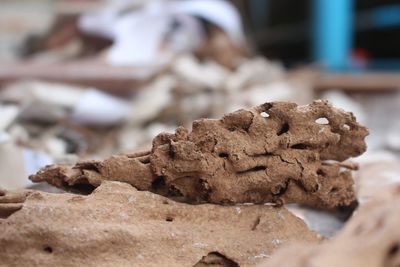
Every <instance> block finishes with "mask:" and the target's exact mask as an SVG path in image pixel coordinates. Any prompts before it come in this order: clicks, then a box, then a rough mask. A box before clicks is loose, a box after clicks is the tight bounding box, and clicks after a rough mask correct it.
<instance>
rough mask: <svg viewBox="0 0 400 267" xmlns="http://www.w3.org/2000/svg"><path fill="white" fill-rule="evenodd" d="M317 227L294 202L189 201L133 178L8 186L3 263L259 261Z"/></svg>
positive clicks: (2, 210)
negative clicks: (78, 185) (75, 189)
mask: <svg viewBox="0 0 400 267" xmlns="http://www.w3.org/2000/svg"><path fill="white" fill-rule="evenodd" d="M300 240H306V241H309V242H311V243H317V242H319V238H318V237H317V234H316V233H314V232H312V231H310V230H308V228H307V226H306V225H305V223H304V222H303V221H302V220H301V219H299V218H297V217H296V216H294V215H293V214H291V213H290V212H289V211H288V210H287V209H286V208H284V207H281V208H275V207H271V206H267V205H251V206H247V205H246V206H244V205H243V206H235V207H234V206H230V207H222V206H219V205H210V204H204V205H189V204H185V203H178V202H175V201H171V200H169V199H167V198H165V197H162V196H158V195H155V194H153V193H150V192H145V191H138V190H136V189H135V188H133V187H132V186H130V185H129V184H126V183H120V182H107V181H106V182H104V183H103V184H102V185H101V186H100V187H98V188H97V189H96V190H95V191H94V192H93V193H92V194H90V195H88V196H81V195H75V194H51V193H44V192H34V191H30V192H19V193H18V192H2V193H1V191H0V248H1V249H0V259H1V260H0V265H1V266H195V267H205V266H226V267H228V266H229V267H238V266H241V267H246V266H255V265H256V264H258V263H260V262H261V261H263V260H264V259H266V258H267V257H269V256H270V255H271V254H272V253H273V252H274V251H275V250H276V249H277V248H279V247H280V246H282V245H284V244H286V243H289V242H293V241H300Z"/></svg>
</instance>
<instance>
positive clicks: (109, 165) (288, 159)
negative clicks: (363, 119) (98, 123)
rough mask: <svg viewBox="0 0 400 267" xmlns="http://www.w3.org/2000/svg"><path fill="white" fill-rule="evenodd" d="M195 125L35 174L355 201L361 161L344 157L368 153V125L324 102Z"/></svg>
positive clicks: (175, 191)
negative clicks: (144, 148) (144, 147)
mask: <svg viewBox="0 0 400 267" xmlns="http://www.w3.org/2000/svg"><path fill="white" fill-rule="evenodd" d="M192 128H193V129H192V131H191V132H189V131H188V130H187V129H185V128H183V127H180V128H178V129H177V130H176V133H175V134H167V133H162V134H160V135H158V136H157V137H156V138H155V139H154V140H153V147H152V149H151V151H148V152H144V153H138V154H135V155H119V156H112V157H110V158H108V159H106V160H104V161H89V162H82V163H78V164H77V165H76V166H74V167H72V168H71V167H70V166H49V167H46V168H44V169H43V170H41V171H40V172H38V173H37V174H36V175H33V176H32V177H31V179H32V180H33V181H36V182H37V181H47V182H49V183H50V184H53V185H56V186H58V187H63V188H67V189H73V190H78V191H82V188H83V189H87V186H85V185H90V186H94V187H96V186H98V185H100V184H101V182H102V181H103V180H117V181H123V182H127V183H129V184H131V185H133V186H135V187H136V188H138V189H139V190H150V191H152V192H156V193H159V194H162V195H164V196H167V197H173V198H176V199H181V200H182V201H186V202H191V203H202V202H208V203H218V204H234V203H245V202H252V203H264V202H277V203H283V202H285V203H287V202H296V203H302V204H307V205H311V206H315V207H335V206H339V205H348V204H350V203H351V202H353V201H354V200H355V197H354V191H353V179H352V176H351V172H350V170H351V169H355V168H356V166H354V165H352V164H349V163H344V162H343V161H344V160H346V159H348V158H350V157H354V156H358V155H360V154H361V153H363V152H364V151H365V149H366V144H365V142H364V138H365V136H366V135H367V134H368V131H367V130H366V128H365V127H363V126H361V125H360V124H358V123H357V121H356V119H355V117H354V116H353V115H352V113H347V112H344V111H343V110H341V109H337V108H334V107H332V106H331V105H330V104H329V103H328V102H327V101H314V102H313V103H312V104H310V105H307V106H297V105H296V104H294V103H286V102H273V103H265V104H263V105H260V106H257V107H254V108H252V109H250V110H238V111H236V112H233V113H229V114H226V115H225V116H224V117H223V118H222V119H219V120H212V119H200V120H197V121H194V123H193V127H192Z"/></svg>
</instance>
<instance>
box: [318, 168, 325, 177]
mask: <svg viewBox="0 0 400 267" xmlns="http://www.w3.org/2000/svg"><path fill="white" fill-rule="evenodd" d="M317 174H318V175H321V176H324V175H325V172H324V171H323V170H321V169H318V170H317Z"/></svg>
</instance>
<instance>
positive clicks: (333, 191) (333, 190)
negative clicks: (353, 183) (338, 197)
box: [331, 187, 339, 193]
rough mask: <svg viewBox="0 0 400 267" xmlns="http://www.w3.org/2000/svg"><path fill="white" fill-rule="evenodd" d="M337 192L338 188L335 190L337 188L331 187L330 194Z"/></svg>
mask: <svg viewBox="0 0 400 267" xmlns="http://www.w3.org/2000/svg"><path fill="white" fill-rule="evenodd" d="M337 191H339V188H337V187H332V189H331V193H336V192H337Z"/></svg>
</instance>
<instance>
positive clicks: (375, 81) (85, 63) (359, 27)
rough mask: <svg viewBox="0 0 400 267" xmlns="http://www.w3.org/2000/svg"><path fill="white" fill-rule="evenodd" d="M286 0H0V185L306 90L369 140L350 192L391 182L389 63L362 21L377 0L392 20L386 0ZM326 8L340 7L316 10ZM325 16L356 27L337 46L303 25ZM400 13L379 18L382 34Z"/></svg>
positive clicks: (392, 78)
mask: <svg viewBox="0 0 400 267" xmlns="http://www.w3.org/2000/svg"><path fill="white" fill-rule="evenodd" d="M295 2H296V3H294V2H293V1H278V0H270V1H257V0H255V1H244V0H243V1H241V0H232V1H223V0H187V1H185V0H170V1H168V0H164V1H162V0H151V1H145V0H108V1H101V0H91V1H84V0H18V1H15V0H1V1H0V39H1V42H0V86H1V89H0V187H3V188H7V189H16V188H21V187H32V186H34V185H32V184H31V183H30V182H29V180H28V179H27V176H28V175H30V174H32V173H34V172H36V171H37V170H38V169H39V168H41V167H43V166H45V165H48V164H52V163H74V162H76V161H78V160H80V159H85V158H86V159H88V158H90V159H98V158H103V157H106V156H109V155H111V154H113V153H127V152H130V151H132V150H135V149H140V148H144V147H149V146H150V145H151V140H152V138H153V137H154V136H156V135H157V134H158V133H160V132H163V131H167V132H172V131H174V129H175V128H176V127H177V126H179V125H183V126H186V127H188V128H190V125H191V122H192V121H193V120H194V119H197V118H201V117H210V118H218V117H220V116H222V115H223V114H224V113H226V112H230V111H234V110H236V109H239V108H246V107H251V106H254V105H258V104H261V103H264V102H267V101H293V102H296V103H298V104H307V103H310V102H311V101H312V100H313V99H318V98H324V99H328V100H330V101H331V102H332V103H334V104H335V105H336V106H339V107H342V108H343V109H345V110H346V111H352V112H353V113H354V114H355V115H356V117H357V118H358V120H359V121H360V122H362V123H363V124H366V125H367V126H368V127H369V129H370V136H369V137H368V139H367V142H368V146H369V148H368V152H367V153H366V154H364V155H363V156H362V157H360V158H359V159H356V161H358V162H359V163H360V164H361V170H362V171H361V172H360V173H359V174H357V185H362V186H363V187H359V188H358V189H359V190H358V191H359V192H360V194H359V196H360V200H364V199H365V198H368V197H369V196H370V193H371V192H370V191H371V190H372V189H373V188H376V187H379V186H382V185H383V184H385V183H400V169H399V168H398V163H400V162H399V156H400V120H399V116H400V91H398V89H399V88H400V76H399V75H398V73H397V72H396V69H391V70H390V71H387V70H386V69H385V70H386V72H377V71H376V69H375V67H376V66H378V68H379V66H382V65H383V64H375V62H376V61H374V60H371V57H372V56H373V55H372V56H371V55H370V54H369V52H370V51H375V50H378V49H383V48H382V47H385V42H387V41H388V40H390V39H387V38H386V39H380V40H381V41H382V42H383V44H382V43H381V42H379V40H377V38H376V37H368V34H367V33H368V31H370V32H369V34H370V35H371V34H372V33H373V34H377V33H376V32H375V31H377V32H378V34H379V31H378V30H376V29H375V28H374V27H373V25H372V23H371V22H370V20H371V16H372V17H373V14H374V13H371V12H376V10H374V8H375V9H379V8H380V9H379V10H378V11H379V12H382V10H381V9H382V7H381V5H382V4H383V2H384V4H385V5H387V6H388V5H389V12H392V13H393V12H394V20H396V18H397V17H400V12H399V10H400V9H399V8H398V3H397V2H398V1H397V2H396V1H383V2H382V1H380V2H379V1H351V0H349V1H347V0H338V1H330V0H328V1H326V0H314V1H295ZM333 2H335V3H336V4H332V3H333ZM367 2H368V3H369V4H366V3H367ZM329 3H331V4H329ZM329 5H333V6H329ZM335 5H336V6H335ZM387 6H386V8H387ZM327 8H328V9H329V8H330V9H329V10H333V8H337V9H338V10H339V11H340V12H341V13H340V12H339V11H338V12H339V13H335V12H333V11H332V12H331V13H330V15H329V16H328V15H326V14H325V15H326V16H323V17H321V16H322V15H323V14H324V13H323V12H324V10H325V11H326V9H327ZM346 8H347V9H346ZM345 11H346V12H347V11H348V13H345ZM321 14H322V15H321ZM346 14H347V17H345V15H346ZM335 15H337V16H340V17H337V18H336V19H335V20H332V16H335ZM327 16H328V17H327ZM279 18H280V19H281V21H279ZM324 18H325V20H324ZM329 19H331V20H332V21H339V20H340V19H341V20H343V21H346V20H347V24H348V25H347V27H348V26H349V25H353V27H352V28H349V29H347V28H345V29H346V31H349V32H350V33H351V34H352V35H354V37H353V42H350V43H351V44H352V45H353V46H352V47H350V48H349V47H347V50H346V49H342V50H340V46H341V45H342V44H345V45H344V47H345V46H346V44H347V45H349V40H348V39H349V38H350V37H346V38H347V39H346V38H345V37H343V38H344V39H343V38H342V39H343V40H342V39H340V38H339V37H340V36H339V37H338V36H335V32H334V33H332V35H333V36H334V37H335V39H334V40H336V41H337V42H339V43H338V44H336V46H337V47H339V52H341V54H340V53H339V54H340V55H339V56H337V55H336V57H335V55H333V56H331V54H329V52H332V51H333V50H334V51H336V50H337V47H336V46H335V43H333V44H332V40H333V39H329V38H332V35H331V36H328V35H327V34H328V33H329V32H328V33H326V32H325V31H323V33H320V32H319V31H318V29H314V30H315V31H314V30H313V26H312V25H314V24H318V25H322V26H324V23H325V24H329ZM319 20H322V21H319ZM332 21H331V22H332ZM389 22H390V21H389ZM398 24H399V23H398V22H397V24H396V23H394V24H390V23H389V24H388V22H386V26H388V27H389V33H386V32H385V33H386V35H388V34H390V33H391V32H390V31H393V30H395V31H396V30H397V32H398V27H397V25H398ZM329 25H330V24H329ZM329 25H328V26H327V27H328V28H329V27H330V26H329ZM322 26H320V27H322ZM325 26H326V25H325ZM341 27H346V26H341ZM371 29H372V30H371ZM336 30H337V29H336ZM339 30H342V31H343V28H339ZM379 30H382V29H381V28H379ZM383 31H388V29H387V28H385V29H384V30H383ZM371 32H372V33H371ZM324 34H325V35H326V36H324ZM320 35H322V36H320ZM381 35H382V34H381ZM381 35H378V36H381ZM386 35H382V36H386ZM321 38H322V39H321ZM378 39H379V38H378ZM392 41H393V42H395V43H396V42H397V39H392ZM327 42H329V43H328V44H329V45H333V46H334V47H333V48H332V47H329V45H328V47H325V46H327ZM378 43H379V44H378ZM315 46H317V48H320V49H319V50H318V49H317V52H316V53H312V52H309V51H308V50H307V49H306V48H308V47H315ZM392 46H393V44H392ZM365 47H367V48H365ZM395 47H396V46H395ZM345 48H346V47H345ZM321 49H322V50H321ZM324 49H325V50H324ZM374 49H375V50H374ZM387 49H388V51H386V52H385V53H386V54H385V55H386V57H387V55H389V56H390V55H391V54H390V49H392V48H391V46H387ZM309 50H311V49H309ZM392 50H393V49H392ZM321 51H322V52H321ZM310 53H311V54H313V55H312V56H310V55H309V54H310ZM324 53H325V54H324ZM346 53H347V54H346ZM371 53H372V52H371ZM394 53H398V51H396V52H394ZM314 54H315V55H314ZM375 54H376V53H375ZM343 55H344V56H343ZM266 56H267V57H266ZM393 56H394V57H396V56H397V55H396V54H394V55H393ZM332 57H333V58H332ZM338 58H339V61H338V60H337V59H338ZM324 63H326V64H324ZM385 66H386V65H385ZM372 67H373V68H372ZM371 69H372V70H371ZM377 177H379V179H378V178H377ZM382 181H384V183H382ZM46 190H49V189H48V188H46ZM293 210H295V211H296V212H297V213H298V215H299V216H302V217H307V216H308V217H309V218H314V219H311V221H312V222H310V223H309V224H310V225H311V226H312V225H313V223H314V224H315V216H317V217H318V216H319V217H318V218H319V220H320V221H322V222H323V223H320V224H319V227H320V226H321V225H324V227H325V228H324V229H322V230H321V229H320V228H319V230H321V231H322V232H323V233H324V234H326V235H331V234H332V233H333V232H334V231H335V230H337V229H338V228H340V226H341V223H340V222H338V221H337V220H336V219H334V220H332V219H330V223H331V224H329V223H327V222H326V221H327V220H326V219H324V218H325V217H321V216H325V215H315V212H316V211H312V212H311V211H308V213H307V211H306V210H299V209H298V207H293ZM307 214H308V215H307ZM317 221H318V220H317ZM327 225H328V226H327ZM316 227H317V228H318V226H316Z"/></svg>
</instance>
